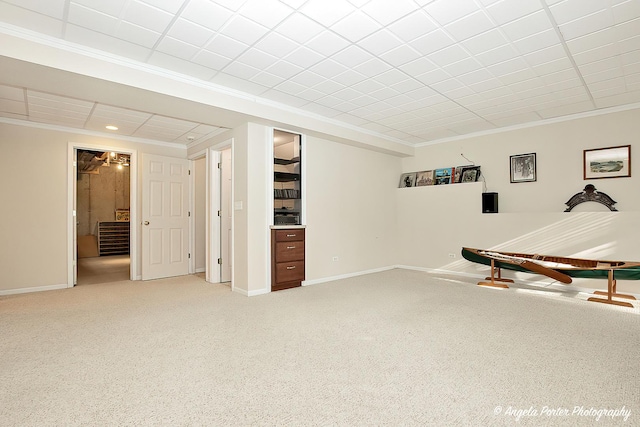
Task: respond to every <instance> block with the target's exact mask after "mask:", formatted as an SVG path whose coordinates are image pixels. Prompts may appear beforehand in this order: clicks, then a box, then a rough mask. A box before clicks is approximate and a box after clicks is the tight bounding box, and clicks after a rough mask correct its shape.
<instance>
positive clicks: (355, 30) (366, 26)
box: [331, 10, 380, 42]
mask: <svg viewBox="0 0 640 427" xmlns="http://www.w3.org/2000/svg"><path fill="white" fill-rule="evenodd" d="M379 27H380V26H379V24H378V23H377V22H375V21H374V20H373V19H372V18H370V17H369V16H367V15H365V14H364V13H362V12H360V11H359V10H356V11H354V12H353V13H352V14H350V15H349V16H347V17H345V18H344V19H341V20H340V21H338V22H337V23H336V24H334V25H333V26H332V27H331V29H332V30H333V31H335V32H336V33H338V34H340V35H341V36H342V37H344V38H346V39H347V40H349V41H351V42H357V41H358V40H361V39H363V38H364V37H366V36H368V35H370V34H372V33H374V32H375V31H377V30H378V29H379Z"/></svg>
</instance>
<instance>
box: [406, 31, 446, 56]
mask: <svg viewBox="0 0 640 427" xmlns="http://www.w3.org/2000/svg"><path fill="white" fill-rule="evenodd" d="M453 43H454V40H453V38H451V36H449V35H448V34H447V33H446V32H445V31H443V30H441V29H438V30H435V31H432V32H430V33H428V34H425V35H424V36H421V37H418V38H417V39H415V40H413V41H412V42H410V43H409V44H410V45H411V47H413V48H414V49H416V50H417V51H418V52H420V53H421V54H423V55H429V54H431V53H433V52H436V51H438V50H440V49H444V48H445V47H448V46H451V45H452V44H453Z"/></svg>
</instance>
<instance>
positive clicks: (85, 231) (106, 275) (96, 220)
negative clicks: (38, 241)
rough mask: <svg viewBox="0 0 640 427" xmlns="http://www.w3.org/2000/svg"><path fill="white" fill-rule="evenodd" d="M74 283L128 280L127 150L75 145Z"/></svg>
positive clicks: (129, 211)
mask: <svg viewBox="0 0 640 427" xmlns="http://www.w3.org/2000/svg"><path fill="white" fill-rule="evenodd" d="M75 153H76V157H75V158H76V160H75V165H76V177H75V178H76V183H75V206H76V209H75V212H76V216H75V235H76V280H75V284H76V285H79V286H81V285H91V284H98V283H110V282H117V281H123V280H129V279H130V278H131V250H130V241H131V238H130V235H131V232H130V218H131V215H130V214H131V170H132V166H131V163H132V162H131V154H130V153H122V152H118V151H110V150H102V149H85V148H78V149H76V150H75Z"/></svg>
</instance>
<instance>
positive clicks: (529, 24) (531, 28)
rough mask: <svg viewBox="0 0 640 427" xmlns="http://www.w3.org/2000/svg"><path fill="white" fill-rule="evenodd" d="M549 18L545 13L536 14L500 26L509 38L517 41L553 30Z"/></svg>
mask: <svg viewBox="0 0 640 427" xmlns="http://www.w3.org/2000/svg"><path fill="white" fill-rule="evenodd" d="M552 28H553V26H552V24H551V21H550V20H549V17H548V16H547V14H546V13H545V12H544V11H540V12H535V13H532V14H531V15H527V16H525V17H523V18H520V19H517V20H515V21H512V22H509V23H507V24H504V25H502V26H500V29H501V30H502V31H503V32H504V34H505V35H506V36H507V37H508V38H509V40H512V41H515V40H520V39H523V38H525V37H529V36H532V35H535V34H538V33H540V32H542V31H545V30H549V29H552Z"/></svg>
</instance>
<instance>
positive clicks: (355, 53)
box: [331, 45, 374, 68]
mask: <svg viewBox="0 0 640 427" xmlns="http://www.w3.org/2000/svg"><path fill="white" fill-rule="evenodd" d="M331 58H332V59H333V60H335V61H337V62H339V63H340V64H342V65H344V66H345V67H350V68H353V67H356V66H358V65H360V64H363V63H365V62H367V61H369V60H371V59H374V56H373V55H372V54H371V53H369V52H367V51H365V50H364V49H362V48H361V47H359V46H357V45H351V46H349V47H347V48H346V49H343V50H341V51H340V52H338V53H336V54H335V55H333V56H332V57H331Z"/></svg>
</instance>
